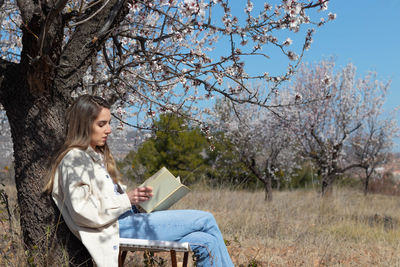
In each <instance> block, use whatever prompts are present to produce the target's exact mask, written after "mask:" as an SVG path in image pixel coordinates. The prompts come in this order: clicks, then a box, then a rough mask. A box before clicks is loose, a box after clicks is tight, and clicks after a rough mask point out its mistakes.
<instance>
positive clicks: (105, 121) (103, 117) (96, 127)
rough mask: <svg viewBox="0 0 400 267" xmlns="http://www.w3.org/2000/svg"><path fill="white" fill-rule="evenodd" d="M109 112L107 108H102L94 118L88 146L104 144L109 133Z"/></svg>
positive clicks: (93, 146) (94, 146)
mask: <svg viewBox="0 0 400 267" xmlns="http://www.w3.org/2000/svg"><path fill="white" fill-rule="evenodd" d="M110 120H111V113H110V110H109V109H108V108H102V109H101V111H100V113H99V115H98V116H97V118H96V120H95V121H94V122H93V125H92V134H91V136H90V146H91V147H92V148H93V149H95V148H96V146H104V145H105V143H106V141H107V137H108V135H109V134H110V133H111V126H110Z"/></svg>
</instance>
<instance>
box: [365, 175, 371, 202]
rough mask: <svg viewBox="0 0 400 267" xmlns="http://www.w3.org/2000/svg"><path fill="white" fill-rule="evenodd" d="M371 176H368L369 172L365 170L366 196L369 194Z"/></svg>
mask: <svg viewBox="0 0 400 267" xmlns="http://www.w3.org/2000/svg"><path fill="white" fill-rule="evenodd" d="M370 177H371V175H369V174H368V170H365V182H364V196H366V195H367V194H368V186H369V179H370Z"/></svg>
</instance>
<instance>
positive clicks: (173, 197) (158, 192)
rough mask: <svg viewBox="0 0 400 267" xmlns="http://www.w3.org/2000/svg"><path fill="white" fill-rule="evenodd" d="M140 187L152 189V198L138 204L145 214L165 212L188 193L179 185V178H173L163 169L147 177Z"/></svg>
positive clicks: (186, 188) (186, 189)
mask: <svg viewBox="0 0 400 267" xmlns="http://www.w3.org/2000/svg"><path fill="white" fill-rule="evenodd" d="M142 186H151V187H152V188H153V196H152V197H151V198H150V199H149V200H147V201H144V202H142V203H140V204H139V206H140V207H141V208H142V209H143V210H144V211H145V212H147V213H150V212H152V211H160V210H166V209H168V208H169V207H171V206H172V205H173V204H175V203H176V202H177V201H178V200H180V199H181V198H183V197H184V196H185V195H186V194H187V193H189V192H190V189H189V188H188V187H187V186H185V185H183V184H182V183H181V181H180V179H179V177H175V176H174V175H173V174H172V173H170V172H169V171H168V170H167V168H165V167H162V168H161V169H160V170H159V171H158V172H156V173H155V174H153V175H152V176H151V177H149V178H148V179H147V180H146V181H145V182H144V183H143V184H141V185H140V187H142Z"/></svg>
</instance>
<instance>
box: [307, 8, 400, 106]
mask: <svg viewBox="0 0 400 267" xmlns="http://www.w3.org/2000/svg"><path fill="white" fill-rule="evenodd" d="M329 11H330V12H332V13H336V14H337V18H336V20H335V21H333V22H330V23H328V24H326V25H325V26H323V27H321V28H319V29H318V30H317V32H316V34H315V35H314V42H313V44H312V47H311V49H310V50H309V51H308V52H307V54H306V55H305V57H304V61H308V62H314V61H319V60H321V59H323V58H324V57H328V56H334V57H335V58H336V60H337V66H339V67H341V66H344V65H346V64H347V63H350V62H351V63H353V64H354V65H355V66H356V67H357V74H358V75H365V74H367V72H368V71H370V70H371V71H376V73H377V75H378V78H379V79H380V80H391V81H392V83H391V87H390V91H389V97H388V100H387V103H386V105H385V108H386V109H393V108H394V107H396V106H398V105H400V103H399V100H400V53H399V48H400V34H399V30H398V28H399V27H400V21H399V19H398V16H399V11H400V1H399V0H385V1H377V0H351V1H345V0H336V1H335V0H332V1H330V4H329Z"/></svg>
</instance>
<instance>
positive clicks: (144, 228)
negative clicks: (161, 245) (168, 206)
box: [118, 210, 233, 267]
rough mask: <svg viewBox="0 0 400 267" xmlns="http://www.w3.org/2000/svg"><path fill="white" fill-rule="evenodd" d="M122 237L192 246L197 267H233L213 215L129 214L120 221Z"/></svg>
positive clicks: (194, 212) (182, 212) (178, 212)
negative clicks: (183, 243)
mask: <svg viewBox="0 0 400 267" xmlns="http://www.w3.org/2000/svg"><path fill="white" fill-rule="evenodd" d="M118 222H119V236H120V237H122V238H138V239H150V240H166V241H178V242H189V245H190V248H191V249H192V251H193V252H194V254H195V256H196V262H197V266H199V267H203V266H204V267H205V266H207V267H208V266H213V267H214V266H215V267H229V266H233V263H232V261H231V258H230V257H229V254H228V250H227V249H226V246H225V242H224V239H223V238H222V235H221V232H220V230H219V228H218V225H217V223H216V221H215V219H214V216H213V215H212V214H211V213H209V212H204V211H198V210H167V211H157V212H153V213H135V212H134V211H128V212H126V213H124V214H122V215H121V216H120V217H119V219H118Z"/></svg>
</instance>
